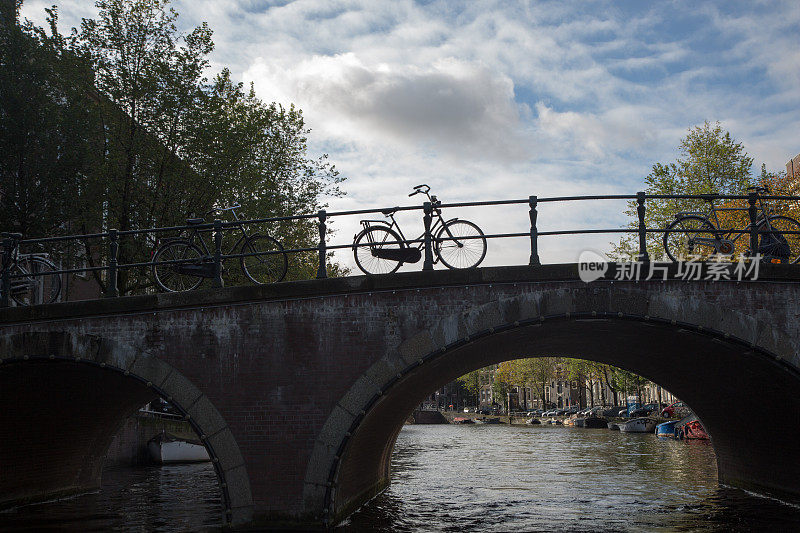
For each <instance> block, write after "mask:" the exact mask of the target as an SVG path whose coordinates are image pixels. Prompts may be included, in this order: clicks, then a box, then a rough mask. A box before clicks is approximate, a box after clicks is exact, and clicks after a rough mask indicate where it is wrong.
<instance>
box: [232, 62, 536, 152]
mask: <svg viewBox="0 0 800 533" xmlns="http://www.w3.org/2000/svg"><path fill="white" fill-rule="evenodd" d="M244 78H245V79H246V80H248V81H249V80H252V81H253V82H254V83H255V85H256V88H257V89H258V90H259V92H260V93H262V94H270V95H272V97H273V98H275V99H277V100H279V101H283V102H296V103H297V104H299V106H300V107H301V108H302V109H304V110H305V112H306V115H307V116H308V118H309V120H310V122H311V123H313V124H314V126H315V129H316V130H317V132H318V134H320V135H323V136H326V137H327V136H329V137H330V138H331V139H333V140H336V141H339V142H353V143H357V144H359V145H361V146H364V147H370V146H375V145H380V144H382V143H386V142H392V143H400V144H403V145H405V146H408V147H413V148H416V149H419V150H423V151H426V152H446V153H450V154H454V155H457V156H460V157H468V158H473V157H477V158H479V159H495V160H508V159H512V160H517V159H520V158H522V157H524V155H525V152H524V150H523V145H524V140H523V135H522V131H521V124H520V111H521V110H520V106H519V105H518V104H517V103H516V102H515V100H514V84H513V82H512V81H511V79H510V78H508V77H507V76H504V75H498V74H495V73H492V72H491V71H489V70H488V69H486V68H485V67H483V66H481V65H475V64H470V63H466V62H463V61H459V60H456V59H453V58H445V59H442V60H439V61H437V62H436V63H434V64H432V65H430V66H427V67H421V66H416V65H389V64H387V63H380V64H373V65H368V64H365V63H364V62H363V61H362V60H361V59H360V58H359V57H358V56H357V55H356V54H354V53H346V54H340V55H335V56H312V57H311V58H309V59H306V60H304V61H302V62H300V63H299V64H296V65H292V66H284V65H276V64H275V63H272V64H270V63H268V62H266V61H265V60H264V59H263V58H258V59H256V61H255V62H254V64H253V66H251V68H250V69H248V70H247V71H246V72H245V73H244ZM523 113H524V110H523Z"/></svg>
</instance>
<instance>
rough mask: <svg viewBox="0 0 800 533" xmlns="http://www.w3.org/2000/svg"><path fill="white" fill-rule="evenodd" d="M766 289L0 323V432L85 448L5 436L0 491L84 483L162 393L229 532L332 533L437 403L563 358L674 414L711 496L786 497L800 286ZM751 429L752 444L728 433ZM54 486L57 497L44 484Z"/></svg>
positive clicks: (280, 299) (65, 312) (279, 294)
mask: <svg viewBox="0 0 800 533" xmlns="http://www.w3.org/2000/svg"><path fill="white" fill-rule="evenodd" d="M771 272H773V274H774V275H775V276H777V279H776V280H773V281H772V282H742V283H735V282H730V283H729V282H717V283H712V282H693V283H687V282H681V281H667V282H640V283H612V282H595V283H592V284H589V285H587V284H584V283H582V282H579V281H575V279H576V277H577V275H576V273H577V270H576V267H575V265H561V266H550V267H540V268H537V269H530V268H527V267H519V268H518V267H504V268H487V269H480V270H475V271H465V272H450V271H436V272H432V273H431V272H429V273H409V274H401V275H395V276H387V277H375V278H366V277H353V278H343V279H331V280H319V281H309V282H294V283H287V284H280V285H276V286H265V287H256V288H253V287H242V288H230V289H222V290H216V291H202V292H194V293H183V294H168V295H153V296H144V297H129V298H120V299H113V300H101V301H92V302H84V303H82V304H71V303H66V304H56V305H50V306H40V307H37V308H28V309H24V308H16V309H10V310H4V311H0V359H2V364H1V365H0V398H2V401H3V402H4V403H5V404H6V405H15V407H16V411H17V414H16V415H15V414H13V413H12V414H10V413H9V410H4V412H3V415H2V418H1V419H0V423H1V424H2V427H3V428H4V432H7V435H8V434H12V435H13V433H12V432H14V431H18V430H19V431H22V430H23V429H24V428H25V427H28V426H29V425H30V424H29V422H30V420H31V419H32V418H34V419H38V418H39V417H45V418H44V419H46V420H48V422H49V423H50V424H52V428H55V429H54V431H60V432H62V434H63V435H67V436H69V437H70V438H74V439H78V438H79V436H80V435H84V434H87V433H91V435H93V437H92V439H93V440H91V442H85V441H82V442H81V443H77V442H76V444H75V445H74V446H72V447H71V448H69V449H68V450H64V451H55V450H53V449H52V448H47V446H45V445H42V446H43V447H42V450H43V452H42V454H41V456H40V457H38V458H37V459H36V464H35V465H33V464H31V461H27V462H26V459H25V454H24V450H23V449H22V448H19V449H18V448H15V446H19V447H22V446H28V443H30V442H46V441H47V439H49V438H51V436H52V432H48V431H46V430H44V429H39V430H36V429H30V430H29V431H28V433H27V434H26V443H18V444H14V443H13V442H12V441H11V440H9V439H7V438H4V439H3V445H2V446H3V447H2V448H0V494H2V495H3V499H4V500H5V501H6V503H13V502H18V501H23V500H33V499H36V498H44V497H48V496H49V495H52V494H55V493H65V492H70V491H73V492H74V491H77V490H81V489H82V490H85V489H86V488H88V487H92V486H96V485H97V484H99V468H98V467H96V466H95V467H94V469H92V465H97V464H101V463H102V456H103V455H104V453H105V451H106V450H107V447H108V442H110V439H111V436H113V433H114V430H115V429H116V428H118V427H119V425H120V424H121V423H122V422H123V421H124V418H125V417H126V416H127V415H129V414H130V412H131V410H132V409H135V408H136V407H139V406H140V405H141V404H144V403H145V402H146V401H148V400H149V399H151V398H152V397H154V396H156V395H161V396H163V397H166V398H168V399H171V401H172V402H173V403H175V404H176V405H177V406H178V407H179V408H180V409H182V410H183V411H184V412H185V413H186V415H187V419H188V420H189V421H190V422H191V423H192V424H193V426H194V427H195V430H196V431H197V433H198V434H199V435H200V437H201V438H202V439H203V440H204V441H205V442H206V444H207V446H208V447H209V449H210V451H211V453H212V457H213V458H214V461H215V467H216V468H217V472H218V474H219V477H220V483H221V488H222V492H223V497H224V503H225V508H226V517H225V519H226V520H227V521H230V522H231V523H233V524H247V523H256V524H259V523H260V524H268V525H277V524H281V523H287V522H288V523H293V524H304V525H321V524H325V523H327V524H332V523H334V522H336V521H337V520H339V519H340V518H342V517H344V516H346V515H347V514H348V513H349V512H351V510H352V509H353V508H354V507H355V506H356V505H358V504H359V503H361V502H363V501H364V499H366V498H368V497H370V496H372V495H374V494H375V493H376V492H377V491H379V490H380V489H381V488H383V487H384V486H385V485H386V483H388V479H389V458H390V454H391V449H392V446H393V444H394V440H395V438H396V436H397V433H398V432H399V431H400V429H401V427H402V424H403V421H404V420H405V419H406V418H407V417H408V415H409V414H410V413H411V412H412V410H413V408H414V407H415V406H416V405H417V404H418V403H419V401H420V400H421V399H422V398H423V397H424V396H426V395H427V394H429V393H430V392H431V391H432V390H434V389H435V388H437V387H439V386H441V385H443V384H444V383H446V382H448V381H450V380H452V379H453V378H454V377H456V376H458V375H461V374H463V373H465V372H467V371H469V370H472V369H475V368H479V367H481V366H485V365H487V364H491V363H495V362H500V361H503V360H507V359H512V358H516V357H526V356H528V357H530V356H537V355H538V356H550V355H565V356H579V357H585V358H589V359H594V360H598V361H603V362H608V363H611V364H615V365H618V366H621V367H625V368H628V369H630V370H633V371H636V372H638V373H640V374H642V375H644V376H646V377H648V378H650V379H652V380H654V381H656V382H658V383H660V384H661V385H663V386H665V387H667V388H668V389H670V390H671V391H673V392H675V393H676V394H677V395H678V396H679V397H681V398H682V399H684V400H686V401H687V402H688V403H689V404H690V405H691V406H692V407H693V408H694V409H695V411H696V412H697V413H698V415H699V416H700V418H701V419H702V420H703V421H704V423H705V424H706V426H707V428H708V430H709V432H710V434H711V436H712V439H713V443H714V446H715V449H716V451H717V457H718V467H719V472H720V479H721V481H724V482H726V483H731V484H737V485H741V486H746V487H748V488H753V489H757V490H767V491H771V492H773V493H776V494H791V495H798V494H800V481H798V480H800V464H798V463H797V462H796V461H794V458H796V457H797V455H798V452H800V438H798V437H800V434H798V433H800V429H798V428H797V427H789V426H792V425H791V424H786V420H787V416H786V413H787V412H788V413H794V418H796V414H797V413H800V404H799V403H798V402H800V400H798V399H797V398H796V397H797V396H798V395H796V394H795V391H796V390H797V386H798V384H800V381H798V373H797V368H800V360H799V359H798V350H797V347H798V340H800V335H798V333H800V331H798V328H799V327H800V326H799V325H798V320H797V318H798V316H797V315H798V313H799V312H800V307H798V296H800V284H797V283H796V282H795V280H794V279H792V278H795V277H797V276H796V274H795V272H794V270H793V269H788V268H786V267H782V266H775V267H773V269H772V270H771ZM768 273H769V272H767V274H768ZM38 383H46V387H45V388H46V391H43V390H42V387H38V386H37V384H38ZM754 391H759V405H755V402H753V401H752V398H751V395H752V394H753V392H754ZM763 405H783V406H785V409H786V411H782V412H781V413H774V414H770V413H765V412H764V411H765V410H764V409H763V408H762V407H761V406H763ZM12 411H13V410H12ZM750 416H752V419H751V420H756V419H758V420H760V427H761V429H762V432H761V433H760V434H759V435H758V438H754V435H753V432H748V431H746V428H742V427H741V420H748V419H749V418H748V417H750ZM771 417H772V418H775V420H774V421H771V420H770V418H771ZM789 418H792V416H791V415H790V416H789ZM773 422H774V423H773ZM794 426H797V425H796V424H795V425H794ZM36 427H40V426H38V425H37V426H36ZM48 450H49V451H48ZM86 450H91V453H88V454H87V453H86ZM48 453H49V454H50V455H48ZM785 457H792V460H791V462H789V463H788V464H787V463H786V462H785V461H784V460H782V458H785ZM9 458H13V463H12V461H11V459H9ZM98 458H99V459H98ZM79 459H81V460H79ZM98 461H99V463H98ZM58 465H62V466H58ZM63 465H69V466H63ZM59 469H60V470H59ZM55 470H59V472H60V474H59V476H60V477H56V478H54V479H55V481H53V482H52V483H49V484H48V483H44V482H43V481H42V479H43V477H37V476H38V475H39V473H42V472H44V473H47V472H50V471H55ZM37 472H38V473H37ZM8 473H13V474H14V475H13V476H9V475H6V474H8Z"/></svg>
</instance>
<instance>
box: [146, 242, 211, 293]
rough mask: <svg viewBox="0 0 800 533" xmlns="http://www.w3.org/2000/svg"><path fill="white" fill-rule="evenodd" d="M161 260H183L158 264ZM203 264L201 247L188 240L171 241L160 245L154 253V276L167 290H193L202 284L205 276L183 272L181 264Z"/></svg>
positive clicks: (161, 286) (162, 287)
mask: <svg viewBox="0 0 800 533" xmlns="http://www.w3.org/2000/svg"><path fill="white" fill-rule="evenodd" d="M161 261H181V262H180V263H173V264H160V265H159V264H157V263H159V262H161ZM186 265H192V266H202V265H203V253H202V252H201V251H200V248H198V247H197V246H195V245H194V244H192V243H190V242H189V241H186V240H176V241H169V242H167V243H166V244H164V245H162V246H161V247H159V249H158V250H156V253H155V255H153V266H152V269H153V277H154V278H155V280H156V283H157V284H158V286H159V287H160V288H161V290H164V291H167V292H178V291H191V290H194V289H196V288H197V287H199V286H200V284H201V283H202V282H203V276H200V275H193V274H188V273H186V272H181V271H180V270H179V268H180V267H181V266H186Z"/></svg>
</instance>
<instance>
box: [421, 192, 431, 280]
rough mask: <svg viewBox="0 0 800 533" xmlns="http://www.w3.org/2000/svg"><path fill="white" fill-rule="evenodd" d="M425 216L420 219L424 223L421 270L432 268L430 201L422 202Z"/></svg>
mask: <svg viewBox="0 0 800 533" xmlns="http://www.w3.org/2000/svg"><path fill="white" fill-rule="evenodd" d="M422 209H423V211H424V212H425V216H424V217H423V219H422V221H423V222H424V223H425V262H424V263H422V270H433V249H432V247H431V221H432V220H433V205H432V204H431V203H430V202H425V203H424V204H422Z"/></svg>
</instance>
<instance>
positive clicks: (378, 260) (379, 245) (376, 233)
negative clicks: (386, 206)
mask: <svg viewBox="0 0 800 533" xmlns="http://www.w3.org/2000/svg"><path fill="white" fill-rule="evenodd" d="M402 240H403V239H401V238H400V236H399V235H398V234H397V233H395V232H394V231H392V230H391V229H389V228H384V227H382V226H370V227H368V228H366V229H364V230H363V231H362V232H361V233H359V234H358V235H357V236H356V238H355V240H354V241H353V255H354V256H355V258H356V264H357V265H358V268H360V269H361V271H362V272H364V274H391V273H393V272H397V269H398V268H400V266H401V265H402V264H403V262H402V261H395V260H393V259H386V258H383V257H376V256H375V252H376V251H377V250H400V249H402V248H405V246H403V245H402V244H400V243H401V242H402Z"/></svg>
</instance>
